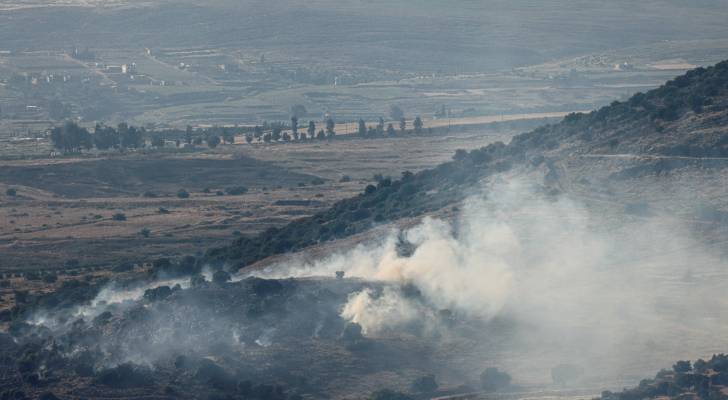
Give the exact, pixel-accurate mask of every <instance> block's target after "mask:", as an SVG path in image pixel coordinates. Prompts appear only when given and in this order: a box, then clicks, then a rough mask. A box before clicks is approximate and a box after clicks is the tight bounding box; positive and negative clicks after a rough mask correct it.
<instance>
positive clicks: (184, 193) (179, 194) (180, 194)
mask: <svg viewBox="0 0 728 400" xmlns="http://www.w3.org/2000/svg"><path fill="white" fill-rule="evenodd" d="M177 197H179V198H180V199H187V198H189V197H190V194H189V192H187V191H186V190H184V189H180V190H178V191H177Z"/></svg>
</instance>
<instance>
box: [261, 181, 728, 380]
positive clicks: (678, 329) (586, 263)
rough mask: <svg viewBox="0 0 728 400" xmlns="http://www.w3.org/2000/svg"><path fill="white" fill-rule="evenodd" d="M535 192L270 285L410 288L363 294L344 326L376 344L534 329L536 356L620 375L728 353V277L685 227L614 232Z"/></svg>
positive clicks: (491, 191)
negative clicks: (667, 360)
mask: <svg viewBox="0 0 728 400" xmlns="http://www.w3.org/2000/svg"><path fill="white" fill-rule="evenodd" d="M535 188H536V187H535V186H532V185H529V184H528V183H526V182H524V181H513V182H509V183H499V184H496V185H493V186H491V187H488V188H487V189H486V190H484V191H483V193H484V194H481V195H478V196H473V197H471V198H469V199H468V200H467V201H466V202H465V203H464V205H463V207H462V208H463V209H462V212H461V213H460V215H459V216H458V217H457V218H456V219H455V220H454V221H444V220H441V219H436V218H425V219H424V220H423V221H422V223H420V224H419V225H418V226H416V227H414V228H412V229H408V230H405V231H402V232H400V231H397V230H393V231H391V233H390V234H389V235H388V236H387V237H385V238H383V239H382V240H381V241H379V242H378V243H376V244H365V245H360V246H358V247H357V248H355V249H353V250H351V251H349V252H345V253H342V254H337V255H334V256H331V257H328V258H326V259H324V260H319V261H315V262H310V263H306V264H305V265H303V266H300V265H296V264H295V263H292V264H288V265H275V266H272V267H270V268H269V269H268V270H267V271H265V272H263V273H262V274H261V275H262V276H268V277H275V276H278V277H282V276H295V277H303V276H333V275H334V273H335V271H338V270H342V271H346V276H348V277H357V278H362V279H365V280H375V281H384V282H388V283H393V284H395V286H396V285H401V286H402V289H399V290H397V289H395V288H394V286H393V287H389V288H388V289H384V290H373V289H364V290H362V291H359V292H356V293H353V294H351V295H350V297H349V301H348V302H347V304H346V305H345V306H344V308H343V310H342V313H341V315H342V317H344V318H345V319H347V320H350V321H352V322H356V323H359V324H360V325H362V327H363V331H364V332H365V334H367V335H377V334H379V333H382V332H386V331H389V330H392V329H396V328H397V327H401V326H406V325H408V324H411V323H413V322H415V321H418V322H422V321H427V323H428V325H429V326H431V327H433V326H436V325H437V324H438V323H439V322H441V321H442V316H443V314H446V315H450V314H451V313H452V315H454V316H456V317H457V318H476V319H483V320H492V319H494V318H508V319H515V320H516V321H518V323H519V324H522V326H523V328H524V329H522V330H519V331H518V332H517V334H516V337H517V340H516V341H517V342H518V343H520V344H521V345H525V346H526V348H530V349H534V350H535V349H539V350H538V351H539V352H542V351H544V350H543V349H550V350H548V351H547V352H548V353H553V354H556V353H559V354H560V355H559V357H562V358H563V359H576V360H582V361H585V360H587V359H588V360H589V361H588V362H590V363H591V362H592V361H591V360H592V359H601V360H602V361H606V360H609V361H610V362H616V363H617V365H616V366H619V365H623V364H627V363H634V362H637V361H640V362H642V361H645V359H644V358H645V357H646V358H647V359H649V358H650V357H658V355H657V353H658V352H657V350H658V349H661V348H669V349H673V350H674V349H680V350H678V352H681V351H684V352H685V353H686V354H689V353H692V354H703V352H706V351H709V349H719V348H720V346H721V345H722V344H725V340H718V339H717V338H716V337H715V336H716V334H717V332H721V331H724V329H725V328H726V323H725V321H724V319H722V318H720V316H721V311H720V310H721V309H723V308H722V307H724V306H725V302H724V300H722V299H721V297H722V296H721V295H720V293H721V291H722V289H721V286H722V285H723V284H724V283H726V278H727V277H726V274H725V273H724V272H723V271H724V267H725V265H724V263H722V262H721V261H720V260H719V259H718V258H717V257H714V256H713V255H712V253H711V250H710V249H709V248H706V247H705V246H704V245H701V244H699V243H698V242H697V241H696V240H693V239H692V238H691V235H690V234H689V230H688V228H687V226H685V224H683V223H681V222H679V221H675V220H673V219H670V218H666V217H662V216H653V217H625V218H623V219H622V220H620V221H618V222H613V221H612V222H607V221H606V220H605V218H602V216H600V215H597V214H595V213H593V212H592V211H590V210H589V209H588V208H587V207H586V206H584V205H582V204H581V203H580V202H578V201H575V200H573V199H569V198H568V197H566V196H559V197H553V196H549V195H545V194H543V193H541V192H540V191H538V190H536V189H535ZM486 194H487V195H486ZM403 241H404V242H406V243H408V244H411V245H412V246H414V248H415V250H414V252H412V254H411V255H409V256H407V254H405V255H400V254H398V243H399V244H401V243H402V242H403ZM400 253H401V252H400ZM698 266H699V269H695V268H696V267H698ZM672 357H673V358H674V355H673V356H672ZM549 362H553V361H551V360H550V361H549ZM648 362H649V361H648Z"/></svg>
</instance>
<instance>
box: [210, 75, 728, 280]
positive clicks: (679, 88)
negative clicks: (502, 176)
mask: <svg viewBox="0 0 728 400" xmlns="http://www.w3.org/2000/svg"><path fill="white" fill-rule="evenodd" d="M727 122H728V61H724V62H721V63H719V64H717V65H715V66H713V67H709V68H698V69H695V70H692V71H690V72H688V73H686V74H685V75H682V76H680V77H677V78H675V79H673V80H671V81H669V82H667V83H666V84H665V85H663V86H662V87H660V88H658V89H655V90H652V91H650V92H647V93H638V94H636V95H634V96H633V97H632V98H630V99H629V100H627V101H625V102H614V103H612V104H611V105H610V106H607V107H604V108H602V109H599V110H597V111H594V112H591V113H589V114H572V115H569V116H567V117H566V118H564V119H563V121H561V122H560V123H558V124H554V125H547V126H544V127H541V128H538V129H536V130H534V131H532V132H529V133H525V134H521V135H518V136H516V137H514V138H513V140H512V141H511V143H509V144H507V145H506V144H504V143H500V142H499V143H494V144H491V145H489V146H487V147H483V148H480V149H476V150H473V151H470V152H466V151H458V152H457V153H456V154H455V156H454V157H453V161H450V162H447V163H444V164H441V165H439V166H437V167H435V168H433V169H429V170H425V171H422V172H419V173H417V174H410V173H405V174H403V176H402V177H401V179H399V180H390V179H383V180H382V181H380V182H379V184H378V185H376V186H373V185H370V186H368V187H367V188H366V190H365V192H364V193H362V194H360V195H359V196H356V197H354V198H350V199H346V200H342V201H340V202H338V203H336V204H334V205H333V206H332V207H331V208H330V209H328V210H326V211H324V212H321V213H318V214H316V215H313V216H311V217H307V218H303V219H300V220H297V221H294V222H291V223H290V224H288V225H286V226H284V227H281V228H272V229H269V230H267V231H265V232H263V233H261V234H259V235H257V236H255V237H242V238H239V239H238V240H236V241H235V242H233V243H232V244H231V245H229V246H224V247H220V248H215V249H211V250H209V251H208V253H207V255H206V259H207V260H208V261H211V262H217V263H224V264H227V265H231V266H234V267H244V266H246V265H249V264H251V263H254V262H256V261H259V260H262V259H264V258H266V257H268V256H272V255H276V254H283V253H287V252H292V251H298V250H301V249H304V248H306V247H308V246H311V245H314V244H317V243H321V242H326V241H331V240H334V239H339V238H344V237H347V236H351V235H354V234H357V233H361V232H364V231H366V230H368V229H370V228H371V227H373V226H376V225H378V224H382V223H386V222H392V221H396V220H398V219H401V218H406V217H416V216H420V215H423V214H425V213H429V212H434V211H438V210H443V209H444V208H446V207H449V206H454V205H456V204H457V203H458V202H459V201H460V200H462V199H463V198H464V197H465V196H467V195H468V193H470V191H471V189H473V188H477V187H479V185H478V183H479V182H480V181H481V180H482V179H484V178H487V177H488V176H490V175H492V174H495V173H499V172H505V171H509V170H513V169H521V170H522V171H523V173H526V174H528V173H530V174H536V175H538V174H541V175H542V176H543V182H544V189H545V190H561V189H563V186H564V185H563V183H564V182H563V180H564V179H565V178H563V176H562V175H571V177H570V178H569V179H571V182H575V181H577V180H578V181H579V182H582V183H583V185H582V186H584V187H583V188H581V189H579V190H583V191H592V190H594V191H595V190H596V188H595V187H594V186H590V185H589V180H590V179H604V180H605V182H606V181H609V182H617V183H619V182H624V181H626V180H628V179H635V178H639V177H640V176H649V175H651V174H655V173H664V172H666V171H670V170H671V169H679V168H683V167H691V166H695V163H698V165H697V166H698V167H699V168H702V169H704V168H709V167H712V166H713V165H712V164H710V162H711V160H712V159H718V160H720V158H724V157H728V123H727ZM602 159H606V160H608V161H607V162H608V164H604V163H603V161H601V160H602ZM612 159H615V160H617V161H618V162H617V163H615V162H612V161H611V160H612ZM621 159H625V160H627V161H619V160H621ZM720 161H723V160H720ZM717 166H718V167H721V168H722V167H724V166H728V163H722V164H721V165H717ZM590 168H591V169H592V170H594V171H595V172H593V171H590ZM564 169H567V170H569V169H570V170H572V171H571V172H570V173H569V174H564V173H563V170H564ZM560 171H561V173H560ZM600 174H601V175H600ZM597 186H599V185H597ZM601 186H603V185H601ZM637 186H649V183H644V182H641V183H640V184H639V185H637ZM630 190H631V191H633V192H634V190H632V189H630ZM647 197H648V196H646V197H645V198H647ZM718 197H721V198H725V196H718ZM636 208H640V207H636ZM712 210H713V211H712V212H711V213H708V216H709V217H711V218H714V217H716V215H718V216H720V215H722V214H720V211H719V210H717V209H712ZM716 212H717V213H718V214H715V213H716ZM726 220H728V218H727V219H726Z"/></svg>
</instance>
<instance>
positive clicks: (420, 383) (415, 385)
mask: <svg viewBox="0 0 728 400" xmlns="http://www.w3.org/2000/svg"><path fill="white" fill-rule="evenodd" d="M437 387H438V385H437V381H436V380H435V375H432V374H430V375H425V376H421V377H419V378H417V379H415V380H414V382H412V390H413V391H415V392H418V393H432V392H434V391H435V390H437Z"/></svg>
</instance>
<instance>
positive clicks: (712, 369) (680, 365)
mask: <svg viewBox="0 0 728 400" xmlns="http://www.w3.org/2000/svg"><path fill="white" fill-rule="evenodd" d="M601 398H602V400H640V399H655V398H670V399H684V400H688V399H689V400H695V399H701V400H720V399H728V356H726V355H725V354H714V355H713V357H711V358H710V359H709V360H707V361H706V360H702V359H699V360H697V361H695V363H693V364H691V363H690V361H678V362H677V363H675V365H673V366H672V370H662V371H660V372H658V373H657V375H656V376H655V378H654V379H643V380H642V381H640V383H639V385H638V386H637V387H635V388H631V389H625V390H623V391H622V392H618V393H612V392H609V391H606V392H603V393H602V397H601Z"/></svg>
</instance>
